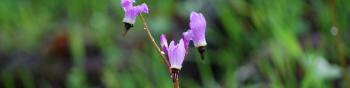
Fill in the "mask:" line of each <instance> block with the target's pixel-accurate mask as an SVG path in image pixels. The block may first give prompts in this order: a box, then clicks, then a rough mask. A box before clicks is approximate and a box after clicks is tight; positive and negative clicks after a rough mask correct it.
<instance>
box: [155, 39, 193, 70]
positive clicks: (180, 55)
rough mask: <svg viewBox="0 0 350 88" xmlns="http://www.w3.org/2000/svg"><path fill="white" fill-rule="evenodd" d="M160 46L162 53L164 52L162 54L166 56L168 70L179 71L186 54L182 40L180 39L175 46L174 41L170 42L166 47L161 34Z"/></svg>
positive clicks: (165, 40) (166, 43) (165, 41)
mask: <svg viewBox="0 0 350 88" xmlns="http://www.w3.org/2000/svg"><path fill="white" fill-rule="evenodd" d="M160 45H161V47H162V49H163V52H165V53H164V54H165V55H167V56H168V59H169V62H170V68H172V69H178V70H180V69H181V67H182V62H183V61H184V59H185V56H186V52H187V51H186V48H185V47H186V45H185V43H184V39H180V41H179V42H178V43H177V44H175V41H171V42H170V44H169V45H168V42H167V39H166V36H165V34H162V35H161V36H160Z"/></svg>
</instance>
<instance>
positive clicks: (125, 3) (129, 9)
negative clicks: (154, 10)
mask: <svg viewBox="0 0 350 88" xmlns="http://www.w3.org/2000/svg"><path fill="white" fill-rule="evenodd" d="M134 2H135V0H121V6H122V7H123V9H124V12H125V15H124V18H123V22H124V23H129V24H134V23H135V19H136V17H137V16H138V15H139V14H141V13H142V12H143V13H148V6H147V5H146V4H145V3H143V4H141V5H137V6H133V3H134Z"/></svg>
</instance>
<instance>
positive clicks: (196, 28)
mask: <svg viewBox="0 0 350 88" xmlns="http://www.w3.org/2000/svg"><path fill="white" fill-rule="evenodd" d="M205 29H206V21H205V18H204V16H203V14H202V13H197V12H192V13H191V16H190V30H192V41H193V44H194V46H195V47H201V46H206V45H207V42H206V39H205Z"/></svg>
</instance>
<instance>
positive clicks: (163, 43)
mask: <svg viewBox="0 0 350 88" xmlns="http://www.w3.org/2000/svg"><path fill="white" fill-rule="evenodd" d="M160 46H161V47H162V49H163V54H165V55H167V53H168V40H167V39H166V36H165V34H162V35H161V36H160Z"/></svg>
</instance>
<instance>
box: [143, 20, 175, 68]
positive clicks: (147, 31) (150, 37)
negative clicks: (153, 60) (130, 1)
mask: <svg viewBox="0 0 350 88" xmlns="http://www.w3.org/2000/svg"><path fill="white" fill-rule="evenodd" d="M140 16H141V20H142V23H143V26H144V28H143V29H144V30H145V31H146V33H147V35H148V38H149V39H150V40H151V42H152V44H153V46H154V48H156V49H157V52H158V54H159V55H160V56H161V57H162V60H163V62H164V63H165V64H166V65H167V68H168V71H169V72H171V70H170V64H169V61H168V60H167V59H166V57H165V56H164V55H163V54H162V50H161V49H160V48H159V46H158V45H157V43H156V41H155V40H154V38H153V36H152V34H151V32H150V30H149V28H148V25H147V22H146V21H145V18H144V17H143V16H142V14H140Z"/></svg>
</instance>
